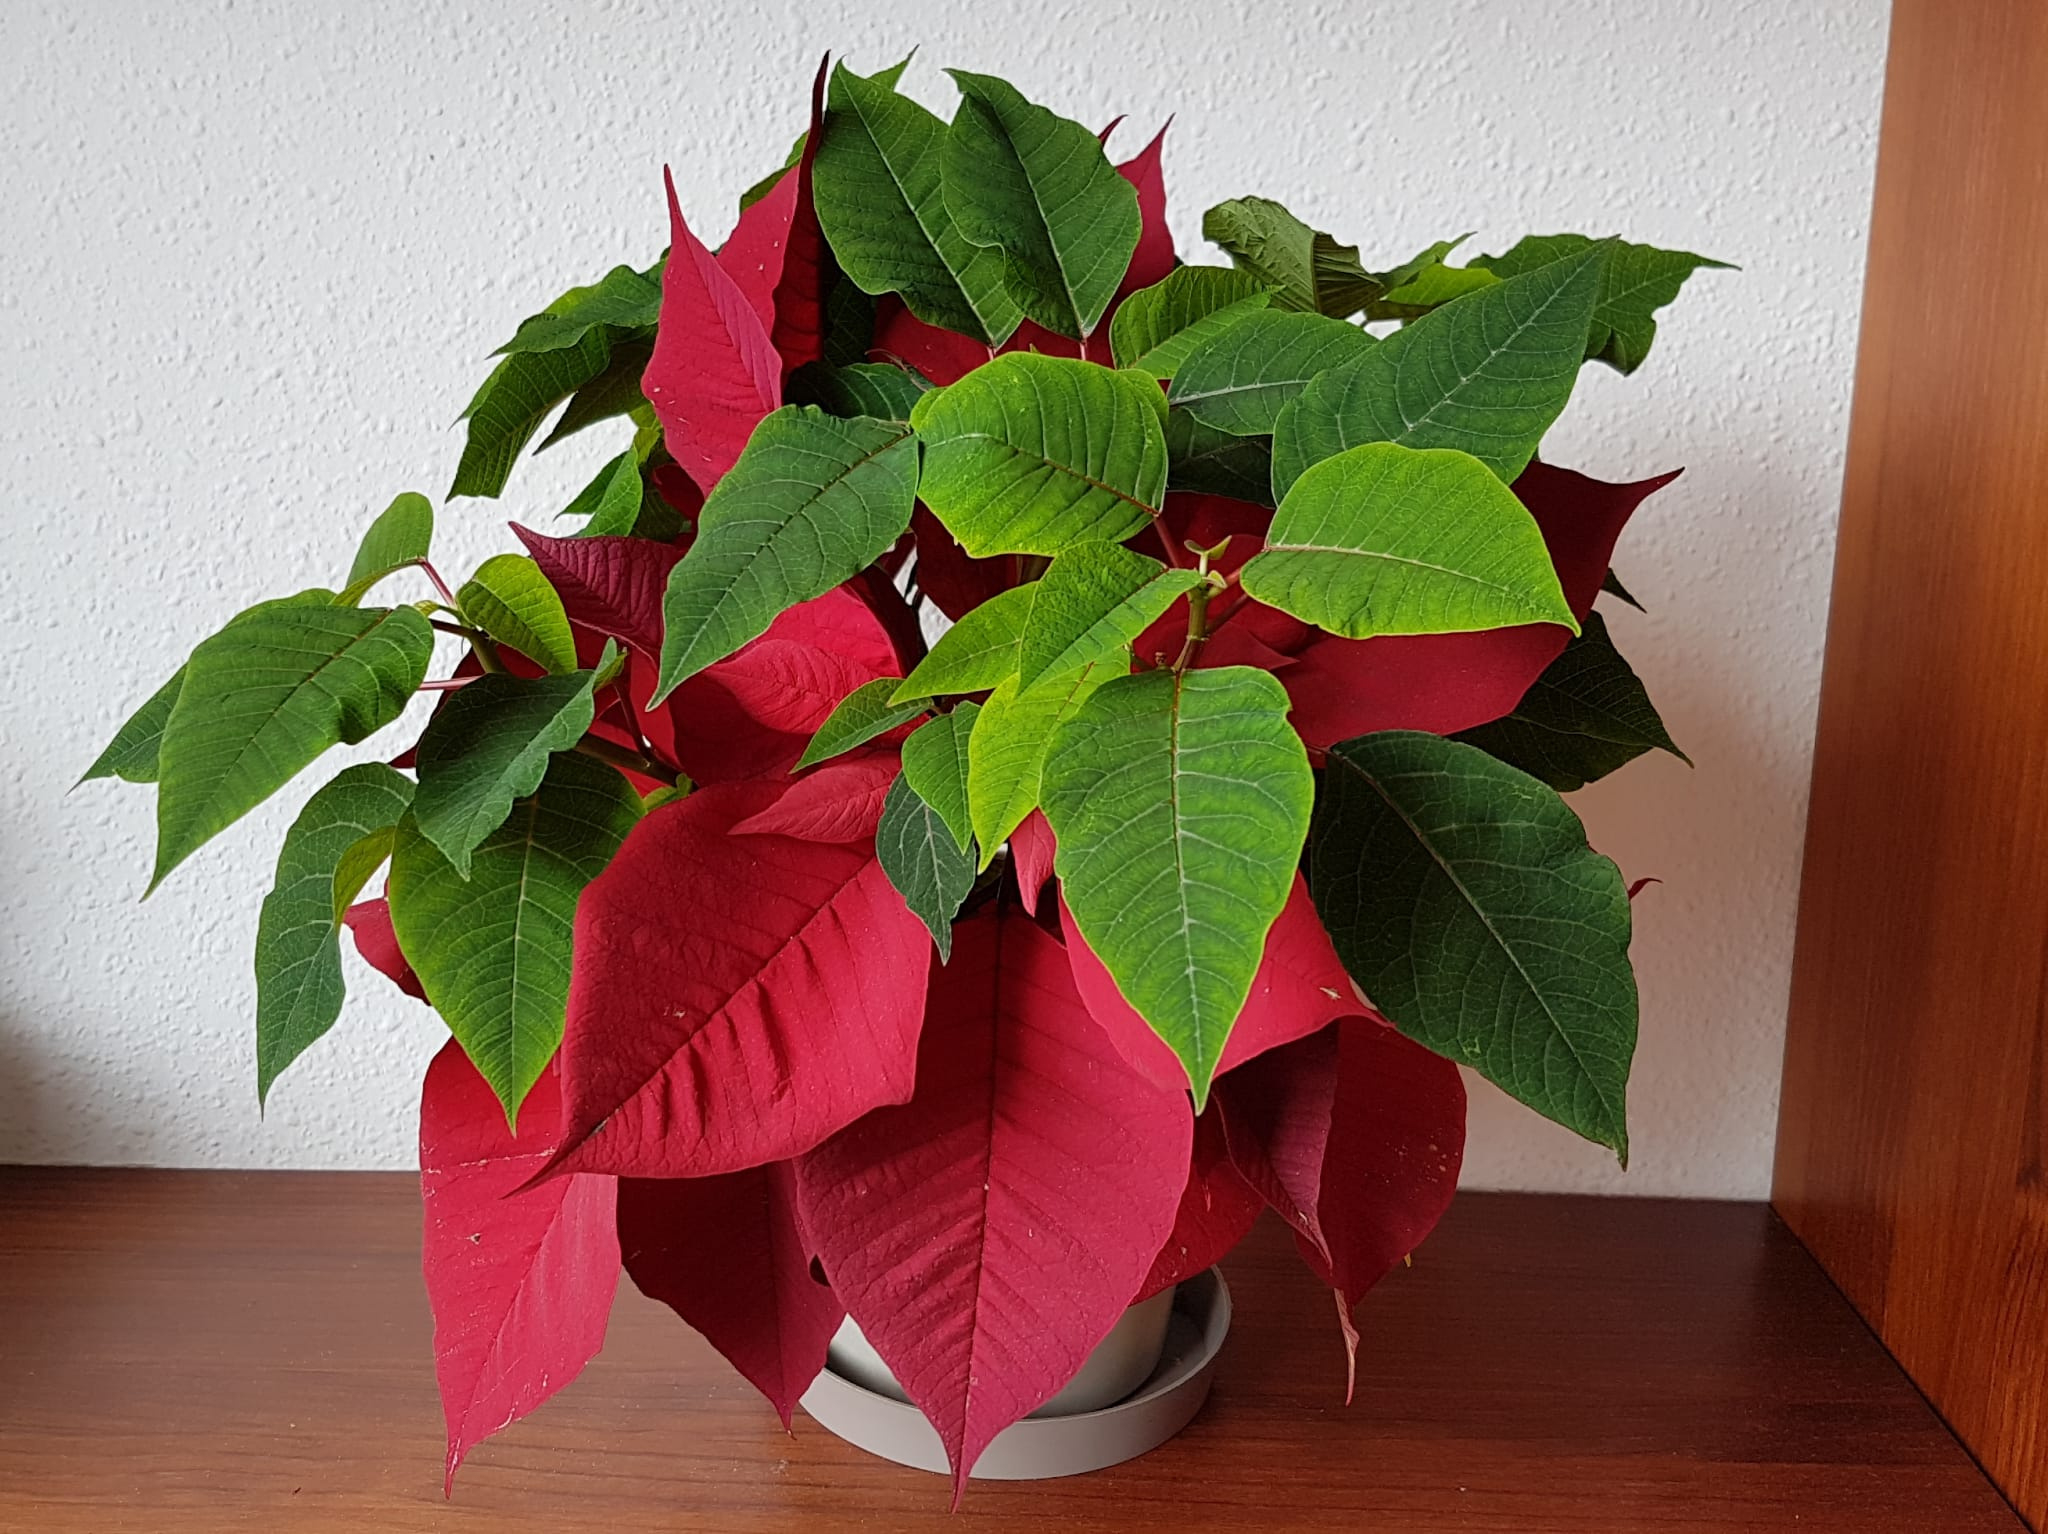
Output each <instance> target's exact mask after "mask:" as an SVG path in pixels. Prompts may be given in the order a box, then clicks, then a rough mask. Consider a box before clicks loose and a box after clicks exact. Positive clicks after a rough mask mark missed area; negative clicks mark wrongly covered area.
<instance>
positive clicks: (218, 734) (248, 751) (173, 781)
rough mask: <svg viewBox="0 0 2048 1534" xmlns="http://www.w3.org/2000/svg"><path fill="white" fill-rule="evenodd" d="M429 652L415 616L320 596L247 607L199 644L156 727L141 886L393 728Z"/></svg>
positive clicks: (422, 675)
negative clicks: (308, 775) (148, 874)
mask: <svg viewBox="0 0 2048 1534" xmlns="http://www.w3.org/2000/svg"><path fill="white" fill-rule="evenodd" d="M433 653H434V631H433V630H432V629H431V628H429V627H428V626H427V620H426V619H425V618H423V617H421V616H420V614H419V613H417V612H416V611H414V610H413V609H412V608H410V607H399V608H362V607H339V606H336V605H335V603H334V594H333V593H332V592H328V591H309V592H303V593H301V594H300V595H299V596H296V597H288V598H286V599H285V600H283V601H279V602H266V603H264V604H262V605H261V606H259V607H253V608H251V609H250V610H249V611H248V612H245V613H242V614H240V615H239V616H237V617H235V618H233V619H231V620H229V622H228V624H227V626H226V627H225V628H223V629H222V630H221V631H220V632H219V633H217V634H215V635H214V636H213V637H212V638H210V639H207V640H203V641H202V642H201V643H200V645H199V648H198V649H196V650H194V651H193V652H192V658H191V659H190V660H188V661H187V662H186V663H185V685H184V686H183V687H182V688H181V689H180V690H179V692H178V700H177V703H176V705H175V706H174V707H173V708H172V709H171V713H170V718H169V719H168V720H167V721H166V723H165V725H164V735H163V745H162V749H161V751H160V753H159V756H158V764H157V765H158V774H159V777H160V779H161V783H160V786H159V788H158V792H157V804H156V823H157V849H156V872H155V875H154V876H153V877H152V878H151V879H150V885H149V887H150V888H151V889H155V888H156V887H157V885H159V884H161V883H163V881H164V876H165V875H166V874H168V873H169V872H170V871H171V870H172V869H173V868H176V867H177V866H178V864H180V863H182V862H183V861H184V860H185V859H186V858H187V857H189V856H191V854H192V853H193V852H194V851H196V850H197V849H198V848H199V847H201V846H203V845H204V844H205V843H206V842H207V841H209V840H210V839H211V838H213V837H214V836H216V835H217V834H219V833H220V832H221V831H224V830H225V829H227V827H229V826H231V825H233V824H234V823H235V822H236V821H237V820H239V819H241V818H242V816H243V815H245V814H247V813H248V812H249V811H250V810H252V809H254V808H255V807H256V806H257V805H259V804H261V803H262V802H263V801H264V800H265V799H268V798H269V797H270V796H271V795H272V794H274V793H276V792H277V790H278V789H280V788H282V787H283V786H284V785H285V784H286V783H287V782H288V781H290V779H291V778H292V777H293V776H294V775H295V774H296V773H297V772H298V771H299V770H300V769H301V768H303V767H305V766H307V765H308V764H309V763H310V762H312V761H313V759H314V758H315V757H317V756H319V755H320V754H321V753H322V752H323V751H325V750H327V748H328V747H330V746H334V745H340V744H348V745H353V744H355V743H356V742H357V741H359V740H362V739H363V738H364V737H365V736H368V735H370V734H372V733H373V732H375V731H377V730H380V729H382V728H383V727H384V726H385V725H387V724H389V723H391V721H392V720H394V719H396V718H397V717H398V715H399V713H400V712H401V711H402V710H403V709H404V707H405V705H406V702H407V700H409V699H410V698H411V697H412V695H413V694H414V693H415V692H417V691H418V690H419V685H420V683H421V682H422V681H424V680H425V679H426V674H427V662H428V661H429V660H431V659H432V658H433Z"/></svg>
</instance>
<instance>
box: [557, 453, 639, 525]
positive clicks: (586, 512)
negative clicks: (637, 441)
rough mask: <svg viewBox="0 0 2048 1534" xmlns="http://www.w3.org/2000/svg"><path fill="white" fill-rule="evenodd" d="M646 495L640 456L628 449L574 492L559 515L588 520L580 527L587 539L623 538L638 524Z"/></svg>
mask: <svg viewBox="0 0 2048 1534" xmlns="http://www.w3.org/2000/svg"><path fill="white" fill-rule="evenodd" d="M647 494H648V491H647V483H646V480H645V479H644V478H642V476H641V472H640V455H639V453H638V452H637V451H635V450H634V449H632V448H627V449H626V451H625V452H623V453H621V454H619V456H618V457H616V458H614V459H613V460H612V461H611V462H610V463H608V464H606V465H605V466H604V467H603V468H602V469H599V470H598V471H597V478H595V479H593V480H592V481H591V482H590V483H589V484H587V485H585V486H584V487H583V488H582V489H581V490H580V491H578V492H577V494H576V499H575V500H573V501H571V502H570V503H569V504H568V505H567V506H565V507H563V508H562V515H563V516H565V517H587V518H589V520H588V521H587V522H585V523H584V525H583V536H584V537H586V538H603V537H617V536H623V535H626V534H629V533H631V532H632V531H633V528H634V526H635V524H637V523H638V522H639V520H640V510H641V506H642V505H643V503H644V502H645V500H646V497H647Z"/></svg>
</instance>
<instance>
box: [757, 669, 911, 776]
mask: <svg viewBox="0 0 2048 1534" xmlns="http://www.w3.org/2000/svg"><path fill="white" fill-rule="evenodd" d="M900 685H902V684H901V682H900V680H899V679H898V678H896V677H893V676H878V677H876V678H875V679H874V680H873V681H872V682H863V683H861V685H860V686H858V687H856V688H854V690H853V691H852V692H850V693H848V694H847V695H846V696H845V697H844V698H841V699H840V700H839V706H838V707H837V708H835V709H833V710H832V712H831V713H829V714H827V715H826V716H825V722H824V723H823V724H821V725H819V726H818V733H817V734H815V735H813V736H812V737H811V743H810V744H809V745H808V746H805V747H804V754H803V755H802V756H800V757H798V758H797V759H796V765H795V766H794V767H792V768H790V771H791V772H801V771H803V770H804V768H806V767H810V766H814V765H815V764H817V763H819V762H823V761H828V760H830V759H831V758H832V757H835V756H838V755H839V754H840V753H841V752H844V751H851V750H852V749H853V748H854V747H855V746H864V745H866V744H867V743H868V742H869V741H871V740H873V739H874V738H875V737H876V736H877V735H886V734H888V733H889V731H891V730H893V729H895V728H896V726H897V725H899V724H907V723H908V722H909V721H910V720H912V719H915V718H916V717H917V716H918V715H919V714H922V713H923V712H924V711H925V708H926V700H925V699H923V698H912V699H911V700H910V701H909V702H907V703H892V702H890V701H889V695H890V694H891V693H893V692H895V691H896V689H897V688H898V687H899V686H900Z"/></svg>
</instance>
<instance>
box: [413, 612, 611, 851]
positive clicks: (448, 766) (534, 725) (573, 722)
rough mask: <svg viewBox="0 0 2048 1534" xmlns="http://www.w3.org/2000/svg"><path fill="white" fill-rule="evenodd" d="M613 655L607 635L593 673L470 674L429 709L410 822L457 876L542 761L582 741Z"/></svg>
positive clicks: (538, 774)
mask: <svg viewBox="0 0 2048 1534" xmlns="http://www.w3.org/2000/svg"><path fill="white" fill-rule="evenodd" d="M617 653H618V651H617V646H616V645H615V644H614V643H613V642H612V641H610V640H607V641H606V642H605V648H604V655H603V657H602V658H601V659H600V660H599V662H598V665H597V667H596V669H595V670H591V671H570V672H567V673H564V674H563V675H560V676H544V677H530V678H529V677H523V676H510V675H498V676H484V677H478V678H477V679H476V680H475V681H474V682H471V683H470V684H469V685H468V686H467V687H464V688H463V689H462V690H461V691H459V692H457V693H455V694H454V695H453V696H452V697H450V698H449V699H448V700H447V701H446V702H445V703H443V704H442V705H441V708H440V709H439V711H437V712H436V713H435V715H434V717H433V719H432V721H431V722H429V723H428V725H427V729H426V733H425V734H424V735H422V736H421V737H420V744H419V779H420V791H419V797H418V798H417V799H416V800H415V801H414V803H413V807H412V813H413V821H414V823H415V824H416V825H417V826H418V827H419V830H420V834H421V835H423V836H424V837H426V839H427V840H428V841H430V842H432V843H433V844H434V845H435V846H436V847H438V848H440V849H441V855H442V856H443V857H445V858H447V859H448V861H449V863H450V865H452V866H453V867H454V869H455V871H456V872H457V873H458V874H460V875H462V876H463V877H464V878H468V877H469V860H470V854H471V852H472V851H473V850H474V849H475V848H476V846H477V844H478V843H479V842H481V841H482V840H483V839H484V838H485V837H486V836H489V835H490V834H491V832H493V831H495V830H497V828H498V827H499V826H501V825H503V824H504V822H505V817H506V816H507V815H509V814H510V813H511V812H512V801H513V800H515V799H524V798H525V797H526V796H527V795H528V794H530V793H532V792H534V790H536V789H537V788H539V787H540V781H541V779H542V777H544V776H545V775H546V773H547V770H548V759H549V758H550V757H551V756H553V755H554V753H555V752H557V751H566V750H568V749H569V748H570V747H571V746H573V745H575V744H576V742H577V741H579V740H581V739H582V738H583V735H584V732H585V731H587V730H588V729H589V728H590V723H591V720H592V719H593V718H595V717H596V714H597V700H596V696H595V695H596V690H597V687H598V684H599V682H600V680H602V679H603V677H604V676H605V674H606V673H607V672H608V671H610V670H611V669H612V662H613V660H614V659H615V658H616V656H617Z"/></svg>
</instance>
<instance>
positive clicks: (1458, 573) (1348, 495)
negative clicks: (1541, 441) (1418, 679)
mask: <svg viewBox="0 0 2048 1534" xmlns="http://www.w3.org/2000/svg"><path fill="white" fill-rule="evenodd" d="M1239 579H1240V581H1241V583H1242V584H1243V586H1244V590H1245V593H1246V594H1247V595H1248V596H1252V597H1255V598H1257V599H1258V600H1259V601H1261V602H1264V603H1265V604H1266V605H1267V606H1268V607H1277V608H1279V609H1280V610H1281V611H1282V612H1288V613H1292V614H1293V615H1294V616H1295V617H1297V618H1300V619H1301V620H1302V621H1303V622H1305V623H1313V624H1315V625H1316V626H1317V627H1318V628H1323V629H1327V630H1329V631H1330V632H1331V633H1333V634H1342V635H1343V636H1344V637H1345V638H1346V639H1370V638H1372V637H1374V636H1375V635H1379V634H1458V633H1469V632H1471V631H1473V630H1476V629H1491V628H1505V627H1507V626H1508V625H1510V624H1516V623H1555V624H1559V625H1561V626H1562V627H1565V628H1568V629H1570V630H1572V631H1573V632H1574V633H1576V632H1578V624H1577V622H1576V620H1574V618H1573V617H1572V610H1571V607H1570V605H1569V604H1568V603H1566V601H1565V599H1564V591H1563V589H1562V588H1561V587H1560V586H1559V585H1558V580H1557V572H1556V570H1555V569H1554V568H1553V567H1552V566H1551V563H1550V551H1549V549H1548V548H1547V547H1546V546H1545V545H1544V542H1543V532H1542V529H1541V528H1539V527H1537V525H1536V519H1535V518H1534V517H1532V516H1530V515H1529V511H1528V508H1527V507H1525V506H1523V504H1522V503H1521V502H1520V501H1519V500H1517V499H1516V498H1515V493H1514V491H1512V490H1510V489H1509V488H1508V487H1507V486H1506V485H1504V484H1502V483H1501V482H1500V481H1499V480H1498V479H1495V478H1494V477H1493V475H1492V474H1491V473H1489V472H1488V471H1487V468H1486V465H1484V464H1483V463H1481V462H1479V460H1478V459H1476V458H1473V457H1471V456H1469V455H1468V454H1465V453H1457V452H1452V451H1451V450H1450V449H1448V448H1412V447H1396V446H1395V445H1394V444H1393V443H1391V442H1371V443H1367V444H1366V445H1365V446H1363V447H1354V448H1352V449H1350V450H1349V451H1347V452H1343V453H1339V454H1338V455H1337V456H1336V457H1334V458H1325V459H1324V460H1323V461H1322V462H1321V463H1318V464H1316V465H1315V466H1314V467H1313V468H1311V469H1310V470H1309V471H1308V472H1307V473H1306V474H1304V475H1302V476H1301V478H1300V479H1298V480H1296V481H1295V484H1294V488H1293V489H1292V490H1289V491H1288V492H1287V498H1286V499H1285V500H1283V501H1282V502H1281V503H1280V509H1279V510H1278V511H1276V512H1275V513H1274V514H1273V524H1272V526H1271V528H1269V529H1268V531H1267V533H1266V546H1265V549H1264V550H1263V551H1262V552H1260V553H1258V554H1255V555H1253V556H1252V558H1251V559H1250V560H1249V561H1248V562H1247V563H1246V564H1245V566H1244V569H1243V571H1242V572H1241V573H1240V577H1239Z"/></svg>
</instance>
